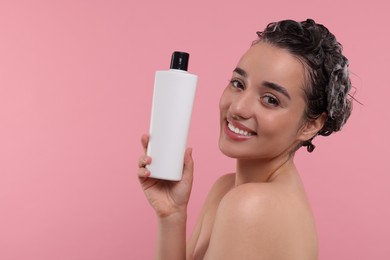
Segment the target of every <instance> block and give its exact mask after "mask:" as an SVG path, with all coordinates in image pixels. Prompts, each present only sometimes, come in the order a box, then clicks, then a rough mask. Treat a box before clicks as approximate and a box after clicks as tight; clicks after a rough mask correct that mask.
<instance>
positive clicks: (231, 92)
mask: <svg viewBox="0 0 390 260" xmlns="http://www.w3.org/2000/svg"><path fill="white" fill-rule="evenodd" d="M258 36H259V39H258V40H256V41H255V42H254V43H253V45H252V46H251V47H250V48H249V50H248V51H247V52H246V53H245V54H244V55H243V56H242V57H241V59H240V60H239V62H238V64H237V66H236V68H235V69H234V70H233V75H232V79H231V80H230V83H229V85H228V86H227V87H226V89H225V90H224V92H223V94H222V96H221V99H220V123H221V132H220V139H219V148H220V150H221V151H222V153H224V154H225V155H226V156H228V157H231V158H234V159H235V160H236V170H235V172H234V173H230V174H226V175H223V176H222V177H221V178H220V179H219V180H218V181H217V182H216V183H215V184H214V186H213V188H212V189H211V191H210V193H209V195H208V197H207V199H206V201H205V204H204V207H203V209H202V212H201V215H200V217H199V221H198V223H197V225H196V227H195V229H194V232H193V234H192V236H191V238H190V240H189V241H188V243H186V241H185V239H186V234H185V230H186V217H187V204H188V200H189V196H190V192H191V187H192V174H193V161H192V157H191V150H190V149H188V150H187V152H186V154H185V164H184V170H183V179H182V180H181V181H179V182H168V181H162V180H157V179H153V178H150V177H149V176H150V172H149V171H148V170H147V169H146V168H145V166H146V165H148V164H150V162H151V160H152V158H150V157H148V156H146V155H142V156H141V158H140V160H139V169H138V178H139V181H140V183H141V186H142V188H143V190H144V192H145V195H146V197H147V198H148V200H149V202H150V204H151V205H152V207H153V208H154V210H155V212H156V214H157V217H158V223H159V228H158V247H157V252H156V259H186V258H187V259H224V260H225V259H288V260H295V259H297V260H298V259H299V260H305V259H307V260H311V259H317V235H316V228H315V221H314V218H313V215H312V213H311V209H310V205H309V203H308V200H307V198H306V195H305V191H304V187H303V184H302V182H301V180H300V177H299V173H298V171H297V169H296V167H295V165H294V154H295V152H296V151H297V149H299V148H300V147H302V146H307V149H308V151H309V152H312V151H313V150H314V145H313V144H312V140H313V138H314V137H315V136H316V135H325V136H326V135H330V134H331V133H332V132H335V131H338V130H340V129H341V127H342V126H343V124H344V123H345V122H346V120H347V119H348V117H349V115H350V112H351V101H350V100H349V98H348V92H349V90H350V87H351V84H350V80H349V76H348V61H347V59H346V58H345V57H344V56H343V55H342V53H341V45H340V44H339V43H338V42H337V41H336V39H335V37H334V35H333V34H331V33H330V32H329V31H328V30H327V29H326V28H325V27H324V26H323V25H320V24H317V23H315V22H314V21H313V20H310V19H309V20H306V21H304V22H296V21H291V20H285V21H281V22H277V23H271V24H269V25H268V26H267V28H266V29H265V31H264V32H261V33H258ZM148 139H149V138H148V136H147V135H144V136H143V137H142V145H143V147H144V149H145V150H146V148H147V144H148Z"/></svg>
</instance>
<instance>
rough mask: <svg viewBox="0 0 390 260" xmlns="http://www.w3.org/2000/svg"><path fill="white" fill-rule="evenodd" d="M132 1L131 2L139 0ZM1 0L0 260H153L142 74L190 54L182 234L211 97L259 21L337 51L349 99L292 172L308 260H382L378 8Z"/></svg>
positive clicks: (389, 237) (210, 129) (204, 159)
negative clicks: (315, 26) (193, 80)
mask: <svg viewBox="0 0 390 260" xmlns="http://www.w3.org/2000/svg"><path fill="white" fill-rule="evenodd" d="M141 2H142V3H141ZM155 2H156V3H152V2H150V3H148V1H135V0H128V1H119V0H115V1H113V0H111V1H103V0H101V1H92V0H90V1H87V0H72V1H67V0H62V1H50V0H46V1H44V0H35V1H28V0H26V1H16V0H9V1H7V0H0V259H2V260H21V259H28V260H38V259H39V260H49V259H50V260H51V259H56V260H62V259H64V260H65V259H74V260H77V259H94V260H100V259H101V260H103V259H151V258H152V256H153V251H154V246H155V232H156V221H155V218H154V213H153V211H152V210H151V209H150V207H149V205H148V203H147V201H146V199H145V198H144V196H143V193H142V192H141V189H140V188H139V185H138V182H137V178H136V169H137V159H138V156H139V155H140V154H141V147H140V144H139V138H140V136H141V134H142V133H146V132H148V129H149V116H150V108H151V97H152V87H153V80H154V71H155V70H157V69H166V68H167V67H168V65H169V59H170V55H171V52H172V51H174V50H184V51H188V52H190V53H191V60H190V71H191V72H193V73H196V74H198V75H199V85H198V92H197V96H196V102H195V107H194V113H193V120H192V125H191V132H190V138H189V145H190V146H191V147H193V149H194V159H195V160H196V172H195V183H194V189H193V193H192V198H191V202H190V206H189V220H188V229H189V230H192V228H193V225H194V223H195V221H196V219H197V216H198V213H199V210H200V207H201V204H202V202H203V200H204V198H205V196H206V193H207V191H208V189H209V188H210V186H211V184H212V183H213V181H214V180H215V179H217V178H218V176H220V175H221V174H223V173H226V172H229V171H232V170H234V161H232V160H231V159H228V158H225V157H224V156H223V155H221V153H220V152H219V150H218V146H217V139H218V132H219V125H218V117H219V115H218V100H219V96H220V94H221V92H222V90H223V88H224V87H225V86H226V84H227V80H228V79H229V77H230V75H231V71H232V69H233V68H234V66H235V65H236V62H237V61H238V59H239V58H240V56H241V54H242V53H243V52H244V51H245V50H246V49H247V48H248V46H249V45H250V43H251V41H252V40H254V39H255V38H256V35H255V32H256V31H257V30H262V29H263V28H264V27H265V25H266V24H267V23H268V22H271V21H276V20H280V19H285V18H292V19H297V20H303V19H306V18H307V17H311V18H314V19H315V20H316V21H318V22H320V23H324V24H325V25H326V26H327V27H328V28H330V30H331V31H332V32H334V33H335V34H336V36H337V37H338V40H339V41H340V42H341V43H343V45H344V50H345V54H346V55H347V56H348V57H349V59H350V62H351V66H350V68H351V71H352V80H353V84H354V86H355V87H356V89H357V93H356V96H355V97H356V98H357V99H358V100H360V101H361V102H362V103H364V105H363V106H362V105H359V104H357V103H355V105H354V111H353V115H352V116H351V118H350V121H349V122H348V124H347V125H346V126H345V128H344V129H343V131H342V132H340V133H337V134H335V135H334V136H331V137H328V138H321V137H319V138H318V139H317V140H316V141H315V143H316V144H317V149H316V151H315V152H314V153H313V154H308V153H306V152H304V151H300V152H299V153H298V155H297V158H296V161H297V164H298V167H299V169H300V171H301V174H302V178H303V180H304V182H305V184H306V187H307V192H308V194H309V197H310V200H311V203H312V206H313V210H314V212H315V215H316V219H317V224H318V231H319V241H320V259H335V260H339V259H340V260H345V259H354V260H357V259H362V260H366V259H390V246H389V241H390V224H389V222H390V221H389V220H390V209H389V205H390V203H389V199H390V188H389V183H390V167H389V163H388V161H389V159H388V157H389V154H390V151H389V150H390V149H389V144H390V140H389V132H390V124H389V116H388V112H389V101H388V100H389V96H390V90H389V89H390V86H389V80H388V77H389V69H390V64H389V63H390V62H389V61H390V51H389V40H390V38H389V27H388V26H389V24H390V19H389V14H388V11H389V4H388V3H386V1H385V0H383V1H381V2H379V1H378V2H377V3H375V2H376V1H365V2H367V3H363V2H364V1H340V0H334V1H313V0H305V1H289V0H285V1H259V0H256V1H244V0H243V1H235V3H234V4H229V3H228V1H219V2H215V1H202V0H199V1H194V2H196V3H191V2H187V1H175V2H173V1H155Z"/></svg>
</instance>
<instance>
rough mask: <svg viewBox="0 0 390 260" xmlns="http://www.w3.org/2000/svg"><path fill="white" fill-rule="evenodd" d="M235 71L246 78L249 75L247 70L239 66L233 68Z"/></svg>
mask: <svg viewBox="0 0 390 260" xmlns="http://www.w3.org/2000/svg"><path fill="white" fill-rule="evenodd" d="M233 72H235V73H237V74H239V75H241V76H243V77H244V78H247V77H248V74H247V73H246V71H245V70H243V69H241V68H239V67H237V68H235V69H234V70H233Z"/></svg>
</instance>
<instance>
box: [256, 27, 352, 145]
mask: <svg viewBox="0 0 390 260" xmlns="http://www.w3.org/2000/svg"><path fill="white" fill-rule="evenodd" d="M257 35H258V37H259V38H258V39H257V40H256V41H254V42H253V44H256V43H259V42H266V43H270V44H272V45H274V46H276V47H280V48H283V49H286V50H288V51H289V52H290V53H291V54H293V55H294V56H296V57H297V58H298V59H300V60H301V61H302V62H303V64H304V65H305V67H306V71H307V72H308V73H307V74H308V75H307V80H306V81H307V82H306V86H305V88H304V91H305V98H306V104H307V106H306V110H305V116H306V118H307V119H309V120H314V119H316V118H318V117H320V116H321V115H322V114H323V113H326V115H327V117H326V120H325V123H324V126H323V127H322V129H321V130H320V131H319V132H318V135H323V136H328V135H330V134H332V133H333V132H337V131H339V130H340V129H341V127H342V126H343V125H344V124H345V122H346V121H347V119H348V117H349V116H350V114H351V110H352V102H351V99H350V97H349V95H348V92H349V91H350V89H351V81H350V78H349V70H348V59H347V58H346V57H345V56H344V55H343V54H342V45H341V44H340V43H339V42H337V40H336V38H335V36H334V35H333V34H332V33H331V32H329V30H328V29H327V28H326V27H325V26H323V25H322V24H318V23H316V22H315V21H314V20H312V19H307V20H306V21H303V22H296V21H293V20H284V21H280V22H275V23H270V24H268V26H267V27H266V29H265V30H264V31H263V32H257ZM313 138H314V137H313ZM313 138H311V139H310V140H307V141H305V142H303V143H301V144H300V146H306V147H307V150H308V151H309V152H312V151H313V150H314V148H315V146H314V145H313V144H312V139H313ZM300 146H299V147H300ZM299 147H298V148H299Z"/></svg>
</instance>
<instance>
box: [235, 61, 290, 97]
mask: <svg viewBox="0 0 390 260" xmlns="http://www.w3.org/2000/svg"><path fill="white" fill-rule="evenodd" d="M233 72H235V73H237V74H239V75H241V76H242V77H244V78H247V77H248V74H247V73H246V71H245V70H243V69H241V68H239V67H236V68H235V69H234V70H233ZM262 85H263V86H264V87H266V88H270V89H273V90H275V91H277V92H279V93H281V94H283V95H284V96H286V97H287V98H288V99H289V100H291V96H290V94H289V93H288V91H287V89H286V88H284V87H282V86H280V85H278V84H276V83H273V82H269V81H263V82H262Z"/></svg>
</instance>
